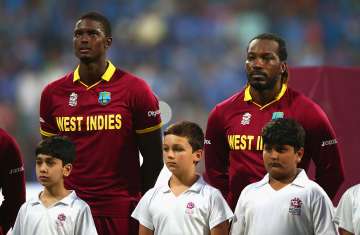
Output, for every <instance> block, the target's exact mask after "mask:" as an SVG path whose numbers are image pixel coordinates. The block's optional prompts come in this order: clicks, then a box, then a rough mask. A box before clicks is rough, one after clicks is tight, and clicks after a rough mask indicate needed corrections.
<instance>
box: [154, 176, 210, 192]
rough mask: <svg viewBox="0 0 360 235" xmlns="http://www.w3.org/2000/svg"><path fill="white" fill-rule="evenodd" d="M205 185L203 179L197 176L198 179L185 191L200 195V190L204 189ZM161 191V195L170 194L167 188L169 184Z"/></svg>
mask: <svg viewBox="0 0 360 235" xmlns="http://www.w3.org/2000/svg"><path fill="white" fill-rule="evenodd" d="M169 181H170V180H169ZM205 184H206V183H205V181H204V179H203V177H202V176H201V175H198V179H197V180H196V182H195V183H194V184H193V185H191V187H190V188H188V189H187V190H186V191H192V192H195V193H200V191H201V189H202V188H203V187H204V185H205ZM161 191H162V192H163V193H170V192H171V189H170V187H169V183H167V184H166V185H164V186H163V187H162V189H161Z"/></svg>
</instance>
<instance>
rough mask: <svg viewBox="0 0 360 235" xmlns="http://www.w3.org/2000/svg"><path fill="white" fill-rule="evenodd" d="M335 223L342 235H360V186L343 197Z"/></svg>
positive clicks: (354, 187)
mask: <svg viewBox="0 0 360 235" xmlns="http://www.w3.org/2000/svg"><path fill="white" fill-rule="evenodd" d="M334 221H335V223H336V224H337V225H338V226H339V233H340V235H360V184H357V185H355V186H352V187H351V188H349V189H348V190H346V192H345V193H344V194H343V195H342V197H341V199H340V202H339V205H338V207H337V209H336V213H335V217H334Z"/></svg>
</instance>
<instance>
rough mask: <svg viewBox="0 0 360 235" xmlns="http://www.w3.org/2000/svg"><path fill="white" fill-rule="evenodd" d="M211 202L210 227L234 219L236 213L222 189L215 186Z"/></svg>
mask: <svg viewBox="0 0 360 235" xmlns="http://www.w3.org/2000/svg"><path fill="white" fill-rule="evenodd" d="M210 202H211V208H210V217H209V227H210V230H211V229H212V228H214V227H215V226H217V225H219V224H221V223H222V222H224V221H226V220H230V219H232V218H233V216H234V215H233V213H232V211H231V209H230V207H229V205H228V204H227V202H226V201H225V199H224V197H223V196H222V195H221V193H220V191H219V190H217V189H215V188H214V190H213V192H211V200H210Z"/></svg>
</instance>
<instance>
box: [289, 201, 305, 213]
mask: <svg viewBox="0 0 360 235" xmlns="http://www.w3.org/2000/svg"><path fill="white" fill-rule="evenodd" d="M302 204H303V203H302V201H301V200H300V199H299V198H297V197H296V198H293V199H291V201H290V207H289V213H290V214H292V215H301V206H302Z"/></svg>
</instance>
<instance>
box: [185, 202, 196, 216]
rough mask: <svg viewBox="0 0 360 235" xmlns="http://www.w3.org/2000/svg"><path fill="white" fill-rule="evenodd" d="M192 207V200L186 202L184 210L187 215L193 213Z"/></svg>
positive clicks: (193, 206) (193, 204)
mask: <svg viewBox="0 0 360 235" xmlns="http://www.w3.org/2000/svg"><path fill="white" fill-rule="evenodd" d="M194 208H195V203H193V202H188V203H187V204H186V210H185V213H186V214H189V215H192V214H193V213H194Z"/></svg>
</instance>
